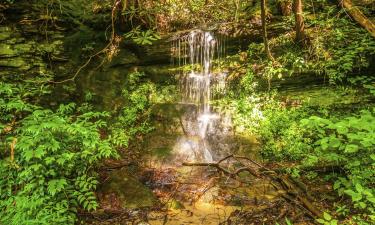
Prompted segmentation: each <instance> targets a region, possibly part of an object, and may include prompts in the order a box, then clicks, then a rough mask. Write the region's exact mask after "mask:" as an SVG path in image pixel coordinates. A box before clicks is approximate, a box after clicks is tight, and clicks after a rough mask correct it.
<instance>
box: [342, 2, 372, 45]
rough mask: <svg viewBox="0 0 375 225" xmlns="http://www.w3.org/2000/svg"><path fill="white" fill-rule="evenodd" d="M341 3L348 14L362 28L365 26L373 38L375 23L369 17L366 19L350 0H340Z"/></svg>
mask: <svg viewBox="0 0 375 225" xmlns="http://www.w3.org/2000/svg"><path fill="white" fill-rule="evenodd" d="M341 5H342V7H344V8H345V9H346V10H347V12H348V13H349V15H350V16H351V17H352V18H353V19H354V20H355V21H357V23H359V24H360V25H361V26H362V27H363V28H365V29H366V30H367V31H368V32H370V34H371V35H372V36H373V37H374V38H375V24H374V22H372V21H371V20H370V19H368V18H367V17H366V16H365V15H364V14H363V13H362V12H361V10H359V9H358V7H356V6H355V5H353V3H352V1H350V0H341Z"/></svg>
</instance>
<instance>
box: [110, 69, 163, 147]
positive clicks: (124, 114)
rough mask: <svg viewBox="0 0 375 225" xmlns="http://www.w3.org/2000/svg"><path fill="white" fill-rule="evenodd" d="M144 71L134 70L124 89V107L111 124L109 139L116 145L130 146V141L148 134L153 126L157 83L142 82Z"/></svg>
mask: <svg viewBox="0 0 375 225" xmlns="http://www.w3.org/2000/svg"><path fill="white" fill-rule="evenodd" d="M143 76H144V74H143V73H140V72H133V73H130V74H129V75H128V79H127V82H126V84H125V86H126V88H124V89H123V90H122V96H123V98H124V107H123V108H121V109H120V110H119V111H118V112H115V113H116V115H115V116H114V117H115V120H114V121H113V123H111V126H110V136H109V140H110V141H111V143H112V144H113V145H114V146H117V147H120V148H124V147H128V145H129V141H130V140H131V139H133V138H135V137H136V136H137V135H141V134H146V133H148V132H150V131H151V130H152V129H153V128H152V126H151V124H150V113H151V111H150V110H151V106H152V104H153V102H152V96H153V95H155V92H156V90H155V85H154V84H153V83H151V82H140V80H141V78H142V77H143Z"/></svg>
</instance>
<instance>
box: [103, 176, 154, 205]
mask: <svg viewBox="0 0 375 225" xmlns="http://www.w3.org/2000/svg"><path fill="white" fill-rule="evenodd" d="M98 196H99V199H100V202H101V205H102V207H103V208H111V209H113V208H120V209H134V208H143V207H152V206H155V205H157V203H158V200H157V198H156V197H155V195H154V194H153V193H152V191H151V190H150V189H149V188H148V187H146V186H145V185H143V184H142V183H141V182H139V181H138V180H137V179H135V178H134V177H132V176H130V175H129V174H128V173H127V171H125V170H116V171H112V172H110V173H109V174H108V178H107V179H106V180H105V183H104V184H103V185H102V186H101V187H100V188H99V194H98Z"/></svg>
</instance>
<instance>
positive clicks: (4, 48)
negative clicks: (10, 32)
mask: <svg viewBox="0 0 375 225" xmlns="http://www.w3.org/2000/svg"><path fill="white" fill-rule="evenodd" d="M17 55H18V54H17V51H16V50H14V49H13V48H12V46H11V45H7V44H0V57H1V58H8V57H15V56H17Z"/></svg>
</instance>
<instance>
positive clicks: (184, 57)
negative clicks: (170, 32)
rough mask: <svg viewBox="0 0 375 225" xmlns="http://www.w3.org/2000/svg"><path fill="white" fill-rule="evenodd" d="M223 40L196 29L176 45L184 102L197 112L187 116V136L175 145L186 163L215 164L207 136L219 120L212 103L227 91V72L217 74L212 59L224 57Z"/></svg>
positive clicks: (185, 124)
mask: <svg viewBox="0 0 375 225" xmlns="http://www.w3.org/2000/svg"><path fill="white" fill-rule="evenodd" d="M221 42H222V41H221V40H220V39H216V38H215V36H214V35H213V34H212V33H211V32H208V31H201V30H195V31H192V32H190V33H189V34H187V35H185V36H183V37H181V38H179V39H178V40H176V41H175V42H174V43H173V46H172V54H173V55H174V56H176V58H177V61H178V62H177V63H178V66H180V67H181V66H182V68H183V69H182V71H183V72H182V73H181V74H180V88H181V92H182V101H183V103H184V104H187V105H195V106H196V107H195V109H194V112H192V111H191V110H190V111H188V112H187V113H186V115H185V119H184V121H185V123H184V124H183V126H184V127H185V129H184V131H185V136H184V137H182V138H180V139H179V140H178V142H177V144H176V146H175V152H177V154H179V155H183V156H185V159H187V160H191V161H194V160H204V161H208V162H209V161H212V160H213V153H212V151H211V149H210V144H209V141H208V134H209V133H210V132H215V130H214V129H215V128H214V123H215V121H217V120H219V119H220V115H219V114H217V113H215V112H214V111H213V110H212V109H211V107H210V100H211V99H212V98H214V97H215V96H216V95H217V94H218V93H219V94H220V93H223V92H224V89H225V76H226V74H224V73H219V72H215V68H214V67H213V60H214V59H218V58H220V56H221V55H223V54H222V46H221Z"/></svg>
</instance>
